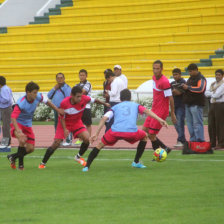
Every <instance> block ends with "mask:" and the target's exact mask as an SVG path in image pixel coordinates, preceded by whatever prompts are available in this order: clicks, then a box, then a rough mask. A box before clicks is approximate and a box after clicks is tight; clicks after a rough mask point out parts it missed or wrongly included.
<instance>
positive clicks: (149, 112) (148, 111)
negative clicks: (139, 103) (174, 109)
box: [143, 108, 168, 128]
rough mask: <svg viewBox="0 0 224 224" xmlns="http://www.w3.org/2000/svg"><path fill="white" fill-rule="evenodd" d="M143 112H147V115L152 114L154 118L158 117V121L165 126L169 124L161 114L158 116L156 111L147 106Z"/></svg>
mask: <svg viewBox="0 0 224 224" xmlns="http://www.w3.org/2000/svg"><path fill="white" fill-rule="evenodd" d="M143 113H144V114H146V115H147V116H150V117H152V118H154V119H156V120H157V121H159V123H160V124H161V125H162V126H164V127H166V128H167V127H168V124H167V123H166V121H164V120H163V119H162V118H160V117H159V116H157V115H156V114H155V113H154V112H152V111H151V110H149V109H147V108H145V109H144V110H143Z"/></svg>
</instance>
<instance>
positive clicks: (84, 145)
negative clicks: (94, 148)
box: [78, 142, 89, 157]
mask: <svg viewBox="0 0 224 224" xmlns="http://www.w3.org/2000/svg"><path fill="white" fill-rule="evenodd" d="M88 147H89V143H87V144H86V143H84V142H83V143H82V144H81V146H80V150H79V153H78V155H79V157H80V156H82V155H84V153H85V152H86V150H87V149H88Z"/></svg>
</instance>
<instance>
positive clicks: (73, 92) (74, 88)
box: [71, 86, 82, 96]
mask: <svg viewBox="0 0 224 224" xmlns="http://www.w3.org/2000/svg"><path fill="white" fill-rule="evenodd" d="M77 93H82V88H81V87H80V86H74V87H72V91H71V94H72V95H73V96H75V95H76V94H77Z"/></svg>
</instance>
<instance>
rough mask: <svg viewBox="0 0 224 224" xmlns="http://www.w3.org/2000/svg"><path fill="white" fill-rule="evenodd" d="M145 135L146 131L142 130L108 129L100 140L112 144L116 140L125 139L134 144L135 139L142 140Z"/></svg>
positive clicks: (105, 143)
mask: <svg viewBox="0 0 224 224" xmlns="http://www.w3.org/2000/svg"><path fill="white" fill-rule="evenodd" d="M145 136H146V133H145V132H144V131H142V130H138V131H137V132H113V131H112V130H111V129H109V130H108V131H107V132H106V133H105V134H104V136H103V137H102V139H101V141H102V142H103V144H104V145H114V144H115V143H116V142H117V141H118V140H125V141H127V142H129V143H131V144H134V143H135V142H137V141H140V140H142V139H143V138H144V137H145Z"/></svg>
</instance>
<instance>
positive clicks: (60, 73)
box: [56, 72, 65, 78]
mask: <svg viewBox="0 0 224 224" xmlns="http://www.w3.org/2000/svg"><path fill="white" fill-rule="evenodd" d="M58 75H62V76H63V78H64V77H65V75H64V74H63V73H62V72H59V73H58V74H57V75H56V78H57V77H58Z"/></svg>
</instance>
